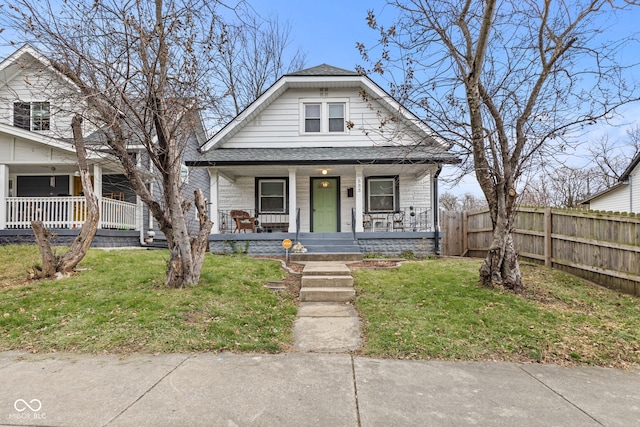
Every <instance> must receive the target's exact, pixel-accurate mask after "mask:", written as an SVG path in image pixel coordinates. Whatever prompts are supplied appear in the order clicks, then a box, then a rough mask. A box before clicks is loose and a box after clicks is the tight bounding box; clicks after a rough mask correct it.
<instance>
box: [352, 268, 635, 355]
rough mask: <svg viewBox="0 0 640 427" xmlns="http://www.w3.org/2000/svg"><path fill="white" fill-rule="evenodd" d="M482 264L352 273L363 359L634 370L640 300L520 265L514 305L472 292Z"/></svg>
mask: <svg viewBox="0 0 640 427" xmlns="http://www.w3.org/2000/svg"><path fill="white" fill-rule="evenodd" d="M479 267H480V261H479V260H460V259H458V260H454V259H442V260H427V261H420V262H409V263H405V264H404V265H403V266H402V267H401V268H399V269H392V270H384V271H373V270H359V271H357V272H356V273H355V276H356V289H357V292H358V298H357V301H356V307H357V309H358V311H359V312H360V314H361V315H362V317H363V319H364V322H363V323H364V336H365V337H366V338H365V340H366V342H365V345H364V347H363V349H362V353H363V354H365V355H367V356H372V357H389V358H399V359H447V360H508V361H539V362H550V363H558V364H576V363H580V364H589V365H601V366H617V367H624V366H629V365H638V364H640V299H639V298H637V297H632V296H628V295H621V294H618V293H616V292H613V291H609V290H606V289H603V288H601V287H598V286H595V285H593V284H590V283H587V282H585V281H582V280H580V279H578V278H575V277H573V276H570V275H567V274H564V273H562V272H559V271H554V270H550V269H547V268H545V267H541V266H536V265H523V266H522V271H523V278H524V280H525V283H526V284H527V285H528V286H529V288H528V291H527V292H526V293H525V294H524V295H514V294H512V293H510V292H502V291H499V290H495V289H488V288H485V287H481V286H479V285H478V269H479Z"/></svg>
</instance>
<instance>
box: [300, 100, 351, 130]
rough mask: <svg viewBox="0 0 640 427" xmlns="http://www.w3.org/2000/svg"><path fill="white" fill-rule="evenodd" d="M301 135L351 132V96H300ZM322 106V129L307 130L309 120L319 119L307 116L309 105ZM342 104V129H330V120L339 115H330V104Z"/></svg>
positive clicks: (320, 119)
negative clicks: (349, 122)
mask: <svg viewBox="0 0 640 427" xmlns="http://www.w3.org/2000/svg"><path fill="white" fill-rule="evenodd" d="M299 102H300V125H299V126H300V135H318V134H323V135H328V134H331V135H346V134H348V133H349V127H348V126H347V122H348V121H349V98H327V99H325V98H300V100H299ZM311 105H319V106H320V118H319V121H320V130H319V131H307V126H306V125H307V120H318V118H316V117H310V118H309V119H308V118H307V106H311ZM332 105H342V116H343V117H341V119H342V130H330V129H331V125H330V122H331V120H332V119H336V118H337V117H330V114H329V112H330V106H332Z"/></svg>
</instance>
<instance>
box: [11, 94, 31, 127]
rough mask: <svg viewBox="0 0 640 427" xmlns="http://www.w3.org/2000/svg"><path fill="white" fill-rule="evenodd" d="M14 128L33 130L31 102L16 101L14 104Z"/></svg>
mask: <svg viewBox="0 0 640 427" xmlns="http://www.w3.org/2000/svg"><path fill="white" fill-rule="evenodd" d="M27 111H28V115H27ZM13 126H14V127H17V128H19V129H24V130H31V103H30V102H23V101H16V102H14V103H13Z"/></svg>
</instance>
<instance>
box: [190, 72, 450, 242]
mask: <svg viewBox="0 0 640 427" xmlns="http://www.w3.org/2000/svg"><path fill="white" fill-rule="evenodd" d="M448 149H449V146H448V144H446V143H445V142H443V141H442V140H441V138H439V137H438V136H437V135H436V134H435V133H434V132H433V131H431V130H430V129H429V128H428V127H427V126H426V125H425V124H424V123H423V122H422V121H421V120H420V119H418V117H416V116H415V115H414V114H412V113H411V112H409V111H408V110H407V109H405V108H403V107H402V106H401V105H400V104H399V103H398V102H396V101H395V100H394V99H393V98H392V97H391V96H390V95H389V94H388V93H386V92H385V91H384V90H383V89H381V88H380V87H379V86H378V85H377V84H375V83H374V82H373V81H372V80H371V79H369V78H368V77H365V76H361V75H359V74H357V73H356V72H353V71H348V70H344V69H340V68H336V67H332V66H329V65H326V64H323V65H320V66H317V67H313V68H309V69H306V70H302V71H299V72H295V73H292V74H288V75H285V76H283V77H282V78H280V79H279V80H278V81H277V82H276V83H274V84H273V85H272V86H271V87H270V88H269V89H268V90H267V91H265V92H264V93H263V94H262V95H261V96H260V97H259V98H258V99H257V100H256V101H255V102H253V103H252V104H251V105H250V106H249V107H247V108H246V109H245V110H244V111H243V112H241V113H240V114H239V115H238V116H237V117H236V118H234V119H233V120H232V121H231V122H230V123H228V124H227V125H226V126H225V127H223V128H222V129H221V130H220V131H218V132H217V133H216V134H215V135H214V136H213V138H212V139H211V140H210V141H208V142H207V143H206V144H204V145H203V146H202V147H201V153H202V154H201V156H200V157H199V158H197V159H194V160H192V161H187V162H186V164H187V166H190V167H192V168H207V169H208V170H209V174H210V175H211V185H210V206H211V211H212V217H213V218H214V221H215V224H214V229H213V231H212V233H213V235H212V237H211V239H210V240H211V241H212V242H216V241H217V242H224V241H234V242H235V241H237V240H245V241H247V242H249V243H247V246H248V249H249V252H252V253H261V252H264V253H266V252H273V250H271V249H269V248H268V247H267V246H268V245H271V248H273V247H278V246H279V244H278V242H277V240H278V239H281V238H282V237H287V236H286V235H281V236H279V235H278V234H280V233H287V234H288V235H289V236H293V234H292V233H296V234H295V236H296V237H299V240H300V241H301V242H302V243H303V244H305V239H317V238H318V237H320V236H333V237H335V235H334V233H341V234H347V233H348V234H347V235H349V236H350V235H353V236H354V237H356V238H357V240H358V241H361V243H360V247H361V248H362V249H363V250H364V251H365V252H380V253H398V252H401V251H402V249H403V248H404V249H405V250H413V251H414V252H416V250H417V251H418V252H423V253H425V252H430V251H432V250H433V249H434V246H436V250H437V240H436V239H435V235H436V234H435V232H436V231H437V230H438V227H437V177H438V174H439V173H440V170H441V167H442V164H443V163H457V162H458V161H459V160H458V159H457V158H456V157H455V156H454V155H452V154H451V153H449V152H448ZM238 211H239V212H241V213H242V215H243V216H244V217H245V218H244V219H240V220H238V219H236V217H237V216H238ZM215 219H217V221H216V220H215ZM238 225H241V226H240V229H239V227H238ZM240 232H241V233H240ZM230 233H234V234H233V235H229V234H230ZM328 233H329V234H328ZM300 236H302V237H300ZM401 237H402V244H401V245H399V244H398V243H399V242H400V240H398V239H399V238H401ZM269 238H270V239H272V240H273V241H272V242H270V243H268V244H265V243H264V240H265V239H269ZM374 240H376V242H374ZM426 241H428V245H427V244H425V242H426ZM385 242H386V243H385ZM419 245H422V246H421V248H422V250H418V249H419V248H418V246H419ZM392 246H393V248H394V249H391V247H392ZM427 246H428V248H426V247H427ZM215 247H216V245H215V244H213V245H212V248H215ZM221 247H222V246H220V245H218V249H220V248H221ZM425 248H426V249H425Z"/></svg>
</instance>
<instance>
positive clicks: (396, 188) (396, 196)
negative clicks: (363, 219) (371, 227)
mask: <svg viewBox="0 0 640 427" xmlns="http://www.w3.org/2000/svg"><path fill="white" fill-rule="evenodd" d="M376 181H392V182H393V185H392V189H393V195H392V196H393V207H392V208H391V209H375V210H374V209H371V196H372V194H371V188H370V186H371V183H372V182H376ZM364 188H365V199H364V202H365V213H393V212H399V211H400V178H399V176H398V175H390V176H368V177H365V186H364Z"/></svg>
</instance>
